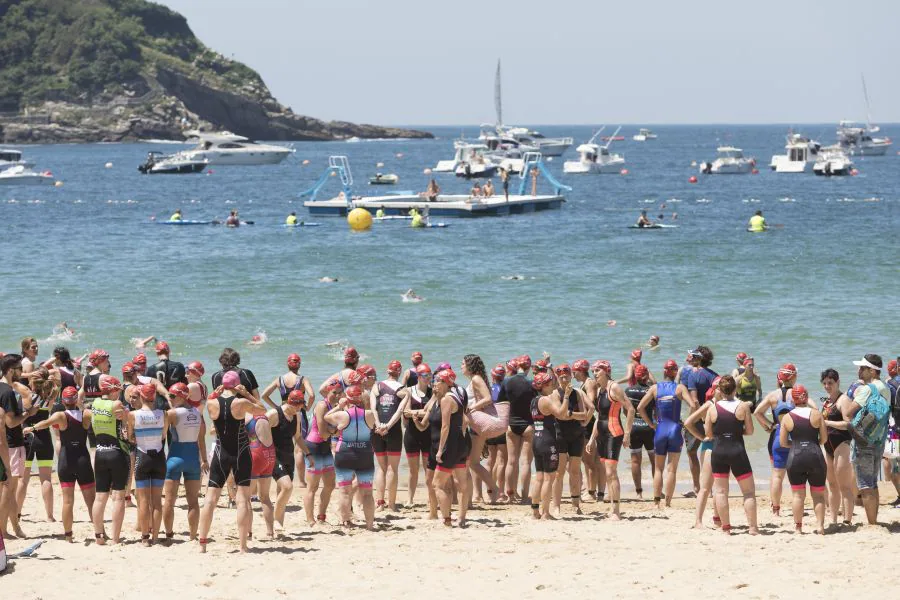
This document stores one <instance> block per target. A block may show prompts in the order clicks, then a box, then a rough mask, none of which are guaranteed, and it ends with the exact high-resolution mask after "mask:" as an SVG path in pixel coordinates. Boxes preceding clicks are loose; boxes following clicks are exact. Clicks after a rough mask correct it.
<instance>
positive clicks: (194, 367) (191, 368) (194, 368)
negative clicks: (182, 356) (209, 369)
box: [187, 360, 206, 377]
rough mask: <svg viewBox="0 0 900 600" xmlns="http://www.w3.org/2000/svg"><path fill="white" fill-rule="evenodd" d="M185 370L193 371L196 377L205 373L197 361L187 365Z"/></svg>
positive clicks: (200, 363)
mask: <svg viewBox="0 0 900 600" xmlns="http://www.w3.org/2000/svg"><path fill="white" fill-rule="evenodd" d="M187 370H188V371H193V372H194V373H196V374H197V375H200V376H201V377H202V376H203V374H204V373H206V369H204V368H203V363H202V362H200V361H199V360H195V361H194V362H192V363H191V364H189V365H188V366H187Z"/></svg>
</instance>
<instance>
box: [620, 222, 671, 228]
mask: <svg viewBox="0 0 900 600" xmlns="http://www.w3.org/2000/svg"><path fill="white" fill-rule="evenodd" d="M677 228H678V225H666V224H664V223H654V224H653V225H645V226H644V227H639V226H638V225H629V226H628V229H677Z"/></svg>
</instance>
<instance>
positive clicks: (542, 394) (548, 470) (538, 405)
mask: <svg viewBox="0 0 900 600" xmlns="http://www.w3.org/2000/svg"><path fill="white" fill-rule="evenodd" d="M554 383H555V380H554V377H553V375H551V374H550V373H549V372H547V371H539V372H537V373H535V375H534V380H533V381H532V383H531V385H532V386H533V387H534V389H535V391H536V392H537V395H535V397H534V398H533V399H532V401H531V418H532V421H533V422H534V470H535V475H534V484H533V485H532V488H531V511H532V513H533V516H534V518H535V519H540V520H545V521H548V520H553V519H554V517H552V516H551V515H550V503H551V502H552V500H553V484H554V483H555V481H556V472H557V471H558V470H559V446H558V442H559V437H558V432H557V429H558V423H559V419H560V417H561V415H566V414H567V413H568V406H567V405H566V404H565V403H563V402H562V401H561V400H560V399H559V396H557V395H556V392H555V390H554V389H553V387H554Z"/></svg>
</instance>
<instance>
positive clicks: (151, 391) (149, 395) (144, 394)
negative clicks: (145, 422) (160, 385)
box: [138, 383, 156, 400]
mask: <svg viewBox="0 0 900 600" xmlns="http://www.w3.org/2000/svg"><path fill="white" fill-rule="evenodd" d="M138 392H139V393H140V395H141V398H143V399H144V400H153V398H155V397H156V386H155V385H153V384H152V383H145V384H144V385H141V386H139V387H138Z"/></svg>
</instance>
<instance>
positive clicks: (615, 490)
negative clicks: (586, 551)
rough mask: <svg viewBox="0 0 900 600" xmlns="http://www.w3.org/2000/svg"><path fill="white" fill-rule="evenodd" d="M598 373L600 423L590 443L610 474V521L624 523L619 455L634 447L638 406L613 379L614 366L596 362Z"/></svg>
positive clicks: (595, 376) (597, 387) (607, 482)
mask: <svg viewBox="0 0 900 600" xmlns="http://www.w3.org/2000/svg"><path fill="white" fill-rule="evenodd" d="M591 370H592V371H593V372H594V382H595V384H596V388H595V389H596V390H597V399H596V402H595V403H594V406H595V407H596V409H597V420H596V421H595V422H594V430H593V431H592V432H591V439H590V440H589V441H588V446H589V447H590V448H596V449H597V456H599V457H600V460H601V461H602V462H603V468H604V470H605V471H606V485H607V487H608V488H609V500H610V515H609V516H610V518H611V519H613V520H614V521H619V520H621V518H622V517H621V516H620V512H619V502H620V493H621V484H620V483H619V474H618V466H619V453H620V452H621V451H622V445H623V444H624V445H627V446H630V445H631V426H632V424H633V423H634V406H632V404H631V402H629V401H628V398H626V397H625V394H624V393H623V392H622V388H620V387H619V384H618V383H616V382H615V381H613V379H612V365H610V363H609V361H608V360H596V361H594V364H592V365H591ZM623 409H624V410H625V415H626V416H625V424H624V425H623V424H622V419H621V415H622V410H623Z"/></svg>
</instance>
